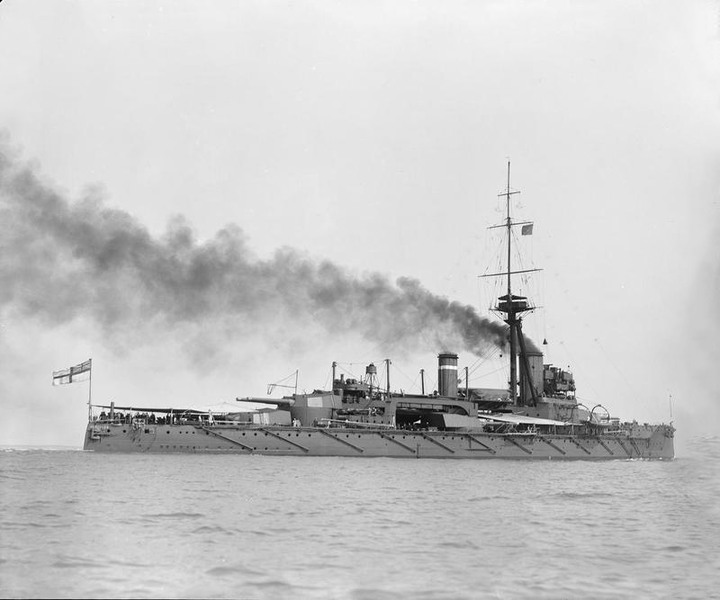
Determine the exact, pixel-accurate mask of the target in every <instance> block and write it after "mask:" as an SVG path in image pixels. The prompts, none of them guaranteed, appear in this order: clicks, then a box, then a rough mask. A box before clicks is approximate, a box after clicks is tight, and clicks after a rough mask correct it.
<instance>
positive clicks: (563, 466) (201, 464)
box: [0, 438, 720, 599]
mask: <svg viewBox="0 0 720 600" xmlns="http://www.w3.org/2000/svg"><path fill="white" fill-rule="evenodd" d="M719 499H720V438H711V439H697V440H693V441H692V442H691V444H690V448H689V449H688V450H687V451H686V453H685V455H682V456H680V457H679V458H678V459H676V460H674V461H670V462H647V461H612V462H601V463H590V462H567V463H564V462H550V461H548V462H535V463H531V462H522V461H501V460H482V461H459V460H458V461H453V460H445V461H441V460H413V459H405V460H401V459H359V458H298V457H263V456H191V455H171V456H152V455H139V454H138V455H131V454H128V455H99V454H93V453H85V452H82V451H78V450H49V449H39V450H22V449H5V450H4V451H2V452H0V536H1V537H0V595H2V597H22V598H29V597H47V598H86V597H100V598H107V597H121V598H147V597H170V598H186V597H193V598H272V599H275V598H293V599H294V598H354V599H365V598H367V599H376V598H381V599H382V598H578V597H580V598H613V599H615V598H712V597H716V598H717V597H720V508H719V506H720V500H719Z"/></svg>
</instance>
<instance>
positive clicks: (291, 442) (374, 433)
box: [84, 422, 674, 460]
mask: <svg viewBox="0 0 720 600" xmlns="http://www.w3.org/2000/svg"><path fill="white" fill-rule="evenodd" d="M84 449H85V450H90V451H95V452H151V453H162V454H167V453H194V454H208V453H215V454H261V455H274V456H358V457H375V458H377V457H392V458H455V459H458V458H459V459H484V458H509V459H522V460H527V459H532V460H548V459H552V460H555V459H558V460H617V459H638V458H641V459H666V460H667V459H672V458H673V457H674V443H673V437H672V428H670V427H667V426H664V425H658V426H655V427H652V428H646V429H644V430H643V431H642V434H640V435H637V436H635V437H633V436H631V435H625V434H620V435H616V434H603V435H590V434H588V435H575V434H573V435H568V434H546V433H543V434H499V433H487V432H459V431H455V432H449V431H408V430H400V429H344V428H320V427H279V426H268V427H246V426H233V425H207V426H206V425H140V426H138V425H137V424H135V423H132V424H123V423H121V424H118V423H113V424H108V425H98V424H97V423H93V422H91V423H89V424H88V427H87V430H86V433H85V443H84Z"/></svg>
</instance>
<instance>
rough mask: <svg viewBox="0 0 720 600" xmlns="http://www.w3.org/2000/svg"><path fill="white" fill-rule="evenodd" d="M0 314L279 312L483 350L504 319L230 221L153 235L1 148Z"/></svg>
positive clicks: (108, 319)
mask: <svg viewBox="0 0 720 600" xmlns="http://www.w3.org/2000/svg"><path fill="white" fill-rule="evenodd" d="M0 244H1V247H0V254H1V256H0V281H1V282H2V287H1V289H0V311H2V314H3V315H5V316H6V317H7V316H8V315H20V316H23V317H31V318H34V319H39V320H41V321H42V322H44V323H47V324H50V325H52V324H63V323H69V322H72V321H73V320H75V319H78V318H83V319H88V320H90V321H91V322H93V323H95V324H97V325H99V326H101V327H102V328H103V331H104V332H105V333H106V334H108V336H109V337H111V336H112V334H113V333H116V332H118V331H119V330H121V329H125V330H127V329H133V330H143V331H145V332H150V331H152V330H153V329H154V328H157V327H161V328H163V329H164V330H166V331H167V330H171V329H172V328H174V327H176V326H179V325H182V324H184V323H186V324H187V323H191V324H193V325H195V326H198V325H199V326H202V324H203V323H205V322H209V321H214V322H217V321H218V319H219V320H221V321H222V322H223V323H225V324H226V325H227V327H228V328H229V330H232V331H233V332H235V333H236V334H237V333H240V334H241V333H242V329H243V327H244V326H248V327H251V326H257V325H258V324H261V323H264V322H267V323H270V322H271V321H273V320H277V319H285V320H286V321H293V322H296V323H303V322H312V323H316V324H320V325H322V326H324V327H326V328H327V329H328V330H329V331H331V332H334V333H336V332H340V331H343V330H350V331H352V332H354V333H359V334H361V335H362V336H364V337H365V338H366V339H368V340H371V341H373V342H376V343H378V344H379V345H381V346H385V347H390V346H394V347H398V346H400V345H403V346H406V347H407V348H408V349H410V350H422V351H437V350H443V349H451V350H464V351H470V352H473V353H481V352H483V351H486V350H487V349H488V348H489V347H497V348H503V347H504V345H505V343H506V340H507V326H506V325H505V324H503V323H499V322H493V321H490V320H489V319H486V318H483V317H481V316H479V315H478V314H477V312H476V311H475V309H474V308H473V307H472V306H469V305H466V304H462V303H459V302H453V301H450V300H448V299H446V298H444V297H442V296H438V295H435V294H433V293H431V292H430V291H428V290H427V289H425V288H424V287H423V286H422V285H421V284H420V283H419V282H418V281H416V280H414V279H410V278H405V277H402V278H399V279H398V280H397V281H395V282H392V281H390V280H389V279H388V278H387V277H385V276H383V275H381V274H378V273H369V274H354V273H351V272H349V271H348V270H346V269H343V268H341V267H339V266H338V265H336V264H333V263H332V262H329V261H327V260H314V259H312V258H310V257H308V256H306V255H304V254H303V253H301V252H298V251H296V250H293V249H289V248H282V249H280V250H278V251H277V252H276V253H275V254H274V255H273V256H272V258H270V259H266V260H261V259H258V258H257V257H256V256H254V255H253V253H252V252H251V251H250V250H249V249H248V247H247V243H246V239H245V236H244V234H243V232H242V230H241V229H240V228H239V227H237V226H235V225H228V226H226V227H224V228H223V229H221V230H220V231H218V232H217V233H216V234H215V236H214V237H213V238H212V239H209V240H207V241H198V240H197V239H196V237H195V235H194V233H193V230H192V228H191V227H190V226H189V225H188V224H187V223H186V222H185V221H183V220H182V219H175V220H173V221H171V222H170V224H169V225H168V227H167V231H166V233H165V234H164V235H161V236H153V235H151V234H150V232H149V231H148V230H147V228H146V227H144V226H143V225H142V224H141V223H139V222H138V221H137V219H135V218H134V217H133V216H132V215H130V214H128V213H127V212H124V211H122V210H118V209H114V208H111V207H109V206H107V205H106V203H105V202H104V200H103V199H102V198H101V197H100V196H99V195H98V194H97V193H96V194H93V193H88V194H86V195H85V197H83V198H80V199H78V200H77V201H74V202H71V201H70V200H68V199H67V198H65V197H64V196H63V195H62V194H61V193H60V192H58V191H57V190H55V189H54V187H53V186H52V185H51V184H48V183H46V182H44V181H43V180H42V178H41V176H40V174H39V173H38V170H37V169H36V168H34V167H33V166H31V165H29V164H27V163H24V162H22V161H20V160H18V159H16V158H14V157H13V156H12V152H11V151H10V150H8V149H7V148H4V149H3V151H2V152H0Z"/></svg>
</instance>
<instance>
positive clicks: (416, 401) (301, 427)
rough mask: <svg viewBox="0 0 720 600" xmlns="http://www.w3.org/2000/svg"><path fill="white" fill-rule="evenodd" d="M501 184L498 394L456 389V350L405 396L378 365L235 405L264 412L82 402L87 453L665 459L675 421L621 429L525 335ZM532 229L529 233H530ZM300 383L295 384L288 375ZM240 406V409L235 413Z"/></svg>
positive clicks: (525, 303) (526, 306)
mask: <svg viewBox="0 0 720 600" xmlns="http://www.w3.org/2000/svg"><path fill="white" fill-rule="evenodd" d="M514 193H515V192H514V191H512V190H511V188H510V165H509V164H508V185H507V189H506V191H505V192H504V193H503V194H502V195H503V196H505V198H506V204H507V214H506V217H505V220H504V223H502V224H501V225H497V226H494V227H499V228H504V229H505V232H506V233H507V265H506V269H505V270H503V271H502V272H500V273H490V274H487V275H486V276H487V277H501V278H503V279H505V280H506V281H507V286H506V289H504V290H503V292H504V293H503V295H501V296H500V297H499V298H498V300H497V304H496V306H495V307H494V310H495V312H496V313H497V314H499V315H500V317H501V319H502V320H503V321H504V322H505V323H506V324H507V338H508V345H509V357H508V359H509V363H510V364H509V366H510V369H509V370H510V381H509V385H508V387H507V388H505V389H494V388H471V387H470V386H469V384H468V378H467V376H466V377H465V386H464V387H461V386H459V385H458V381H459V380H458V374H459V373H458V355H457V354H455V353H453V352H443V353H441V354H439V355H438V365H437V368H438V377H437V381H438V389H437V390H436V391H434V392H433V393H429V394H426V393H425V390H424V380H423V390H422V393H420V394H407V393H403V392H394V391H392V390H391V389H390V384H389V381H390V364H391V362H390V361H389V360H387V361H385V368H386V369H387V377H386V385H385V386H382V385H381V384H380V382H379V379H378V368H377V366H376V365H375V364H369V365H367V367H366V369H365V375H364V377H363V378H361V379H357V378H345V376H344V374H341V375H340V376H339V377H337V376H336V366H337V363H334V362H333V363H332V369H333V374H332V382H333V384H332V388H331V389H328V390H314V391H313V392H312V393H301V394H299V393H297V389H295V391H294V393H292V394H290V395H288V396H285V397H283V398H281V399H273V400H268V399H264V398H238V399H237V400H241V401H244V402H252V403H255V405H256V406H257V405H258V404H260V405H264V406H265V407H266V408H265V409H262V410H252V411H250V410H242V409H240V408H238V410H231V411H225V412H221V413H218V412H210V411H202V410H194V409H182V408H177V407H157V406H156V407H152V406H151V407H137V406H116V405H115V403H110V404H109V405H93V404H92V402H91V401H89V402H88V404H89V420H88V425H87V431H86V434H85V443H84V448H85V450H92V451H96V452H193V453H239V454H270V455H295V456H359V457H406V458H475V459H477V458H513V459H593V460H602V459H605V460H607V459H636V458H647V459H672V458H673V457H674V444H673V434H674V431H675V430H674V428H673V426H672V424H655V425H652V424H647V423H644V424H640V423H638V422H636V421H632V422H622V423H621V422H620V420H619V419H614V418H612V417H610V414H609V412H608V411H607V410H606V409H605V408H604V407H603V406H601V405H600V404H596V405H595V406H594V407H593V408H589V407H587V406H585V405H583V404H582V403H580V402H578V400H577V398H576V395H575V380H574V377H573V374H572V373H571V372H569V371H568V370H563V369H561V368H559V367H556V366H553V365H550V364H544V360H543V358H544V357H543V353H542V352H541V351H540V350H538V349H537V348H536V347H535V346H534V344H532V343H531V342H530V340H529V339H527V338H526V337H525V335H524V334H523V331H522V319H523V315H524V314H525V313H527V312H529V311H532V310H533V309H534V307H533V306H532V304H531V302H530V301H529V300H528V298H527V297H526V296H521V295H518V294H516V293H514V291H513V286H512V283H513V276H515V275H518V274H521V273H527V272H529V271H532V270H535V269H529V270H519V271H513V270H512V268H511V264H510V257H511V252H510V249H511V240H512V237H513V236H512V231H513V228H515V227H522V228H523V233H525V232H526V231H528V229H527V228H528V227H530V228H531V227H532V223H530V222H527V221H515V220H513V218H512V216H511V205H510V199H511V196H512V194H514ZM530 231H531V229H530ZM296 384H297V379H296ZM240 406H243V405H242V404H238V407H240Z"/></svg>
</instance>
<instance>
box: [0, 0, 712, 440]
mask: <svg viewBox="0 0 720 600" xmlns="http://www.w3.org/2000/svg"><path fill="white" fill-rule="evenodd" d="M0 90H2V92H1V93H0V128H1V129H2V132H3V134H2V135H3V139H2V142H1V144H2V148H1V150H2V154H3V156H4V159H3V165H4V166H3V175H2V182H1V184H0V210H2V221H3V222H2V225H0V253H1V256H0V268H1V269H2V270H1V271H0V273H1V277H2V279H0V286H1V287H2V288H3V289H2V291H0V369H1V371H0V375H1V376H0V402H1V403H2V408H3V419H2V421H1V423H2V424H1V425H0V432H1V438H0V441H2V443H6V444H42V443H45V444H60V445H69V446H79V445H81V443H82V436H83V431H84V426H85V416H86V412H87V407H86V402H87V394H88V389H87V384H84V383H79V384H75V385H72V386H63V387H61V388H53V387H51V386H50V376H51V372H52V371H53V370H55V369H60V368H63V367H68V366H70V365H72V364H77V363H79V362H81V361H83V360H85V359H87V358H90V357H92V358H93V363H94V369H93V383H92V393H93V399H94V400H95V401H96V402H106V401H107V402H109V401H110V400H115V402H116V403H118V404H126V403H127V404H136V405H137V404H144V405H170V404H180V405H183V406H195V407H204V406H209V405H214V404H218V403H221V402H231V401H232V400H233V399H234V398H235V397H236V396H262V395H264V394H265V386H266V384H267V383H270V382H274V381H278V380H280V379H281V378H283V377H285V376H286V375H289V374H290V373H292V372H294V371H295V370H296V369H299V371H300V387H301V389H308V390H312V389H313V388H316V387H319V388H322V387H325V386H327V385H329V382H328V374H329V370H330V364H331V362H332V361H333V360H336V361H338V362H340V363H343V364H345V363H353V366H352V367H351V366H350V365H345V366H344V367H343V368H346V369H348V371H352V372H354V373H355V374H356V375H362V373H363V369H364V365H365V363H366V362H369V361H371V360H374V361H379V360H382V359H384V358H387V357H389V358H392V360H393V374H391V383H392V386H393V387H394V388H397V389H400V388H402V389H406V390H413V391H419V379H418V376H417V373H418V371H419V369H420V368H424V369H425V370H426V372H427V373H428V382H427V385H428V387H431V386H432V385H433V383H434V378H435V374H434V371H435V369H436V356H435V355H436V353H437V352H439V351H441V350H446V349H455V348H451V347H447V348H445V347H443V346H444V345H448V344H450V345H451V344H452V343H454V342H453V339H452V338H448V337H447V332H433V331H429V330H426V329H425V328H419V329H422V331H418V332H413V335H409V334H408V336H407V339H406V338H405V337H401V336H404V335H405V333H402V334H401V333H398V331H396V329H394V328H393V327H392V323H389V322H388V321H387V319H383V318H381V317H378V316H377V315H376V314H373V310H372V309H373V307H377V310H378V311H381V310H382V311H384V310H386V309H387V306H389V305H390V304H392V306H393V307H394V308H395V309H397V308H398V306H397V305H396V304H394V303H390V304H388V302H387V298H388V295H387V294H388V293H390V292H392V293H395V292H396V291H397V289H398V288H396V287H395V283H394V282H395V281H396V279H397V278H400V277H403V278H411V279H412V280H416V281H417V282H419V284H420V285H422V286H423V289H424V290H427V292H428V293H429V294H431V295H433V298H435V296H439V297H445V298H447V299H449V300H451V301H457V302H459V303H460V304H461V305H466V304H469V305H472V306H474V307H475V308H477V310H478V311H479V312H480V314H486V313H487V308H488V304H489V303H490V301H491V300H490V298H491V294H492V290H490V291H488V290H487V289H485V288H484V284H485V283H487V280H479V279H478V275H479V274H481V273H483V272H485V271H486V270H487V269H488V268H492V265H493V264H495V263H494V253H495V251H496V250H497V241H496V240H494V239H493V238H491V237H490V232H489V231H488V230H487V229H486V228H487V227H488V226H489V225H493V224H495V223H498V222H500V220H501V219H502V216H503V215H502V212H500V211H501V208H502V207H501V201H500V199H499V198H498V196H497V195H498V193H500V192H501V191H502V190H503V189H504V188H505V185H506V169H507V161H508V160H510V161H511V162H512V183H511V185H512V187H513V188H515V189H518V190H521V192H522V193H521V194H520V195H519V196H515V199H516V200H517V202H516V203H515V205H514V211H515V214H516V216H517V217H518V218H519V219H524V220H533V221H534V222H535V228H534V232H533V235H532V236H526V237H523V238H522V239H519V241H518V244H519V250H522V252H523V256H525V261H526V262H524V263H523V264H526V265H527V266H528V267H530V266H534V267H538V268H542V269H544V270H543V271H542V272H541V273H540V274H538V275H535V276H532V277H531V278H529V279H528V281H527V289H525V288H523V291H527V292H528V293H531V294H533V300H534V301H535V303H536V304H537V305H539V306H541V307H542V309H541V310H538V311H536V313H535V314H533V315H531V316H529V317H528V318H527V321H526V330H527V331H528V333H529V334H530V335H531V336H532V337H533V339H535V341H536V342H538V343H539V342H540V341H541V340H542V339H543V338H547V340H548V346H545V347H544V349H545V350H546V360H547V361H549V362H553V363H554V364H557V365H560V366H563V367H566V366H568V365H569V366H570V367H571V369H572V370H573V372H574V373H575V377H576V380H577V385H578V395H579V397H580V398H581V399H582V400H583V402H584V403H585V404H588V405H590V406H592V405H594V404H596V403H598V402H599V403H602V404H603V405H604V406H606V407H607V408H608V409H609V410H610V411H611V413H613V414H616V415H617V416H620V417H621V418H624V419H633V418H635V419H637V420H639V421H659V420H664V421H667V420H668V419H669V418H670V401H669V397H670V395H672V398H673V401H672V411H673V419H674V421H675V423H676V425H677V426H678V427H679V428H680V431H679V432H678V436H679V442H680V445H682V438H687V436H689V435H702V434H717V426H718V424H720V410H718V408H717V406H718V404H719V403H720V380H718V379H717V377H716V374H715V373H716V371H717V365H718V364H720V346H719V344H718V342H717V341H716V340H717V336H718V335H719V334H720V319H719V317H718V313H717V307H718V306H719V305H720V252H719V251H718V244H717V239H718V235H720V218H719V217H720V204H719V202H720V4H718V2H711V1H691V2H652V3H651V2H635V1H630V2H628V1H627V0H623V1H622V2H620V1H618V2H570V1H568V2H561V1H558V2H529V1H528V2H512V1H510V2H507V1H503V2H460V1H450V2H442V3H438V2H429V1H427V2H425V1H417V2H411V1H405V0H400V1H393V2H379V1H377V2H374V1H371V2H368V1H363V2H327V1H323V2H295V3H284V2H283V3H281V2H222V1H221V2H213V3H197V2H177V1H176V2H171V3H165V2H152V1H150V2H148V1H144V2H90V1H87V2H83V1H63V2H43V1H39V0H37V1H36V0H24V1H23V2H19V1H17V0H16V1H13V0H6V1H5V2H3V3H2V4H0ZM61 217H62V219H66V220H62V222H61ZM118 227H126V228H127V230H128V231H131V232H132V235H129V234H128V235H127V236H125V237H122V236H121V237H122V239H123V240H124V243H126V244H127V247H125V248H123V249H122V250H121V251H120V250H118V249H117V244H119V243H120V242H117V244H116V238H117V237H118V235H117V233H118ZM218 232H220V233H219V234H218ZM111 235H112V236H115V237H113V244H108V243H106V242H107V240H108V238H107V236H111ZM98 248H102V252H103V256H101V257H98V256H96V254H97V252H99V250H98ZM108 248H111V250H113V251H116V250H117V251H118V253H119V255H122V256H121V258H122V260H125V259H127V258H128V257H131V258H130V259H128V260H131V262H132V261H135V262H132V264H133V265H135V266H137V265H136V262H137V261H140V260H142V259H143V258H144V257H147V256H148V255H152V256H153V257H154V262H153V267H152V268H149V269H145V268H144V267H143V268H142V269H140V270H139V271H138V272H130V271H129V267H128V266H127V264H126V263H121V262H118V261H120V260H121V259H116V257H115V255H112V256H110V255H109V254H108V252H110V250H108ZM281 249H284V250H282V252H281V254H280V255H278V254H277V252H278V251H279V250H281ZM93 253H95V254H93ZM198 255H200V256H202V257H203V261H209V260H210V258H208V257H211V258H217V259H218V260H219V261H220V263H221V267H217V266H212V267H211V266H208V264H209V263H208V262H203V261H201V266H202V265H205V267H204V269H196V270H195V271H192V272H191V273H190V274H189V275H188V278H185V279H182V282H181V283H182V285H180V284H179V283H178V282H177V281H176V280H175V279H174V276H173V274H172V273H171V274H170V275H167V273H166V272H165V271H162V272H161V273H160V272H159V271H158V270H156V269H159V267H158V265H166V266H167V265H175V264H176V263H177V264H183V265H186V266H187V265H188V264H190V263H191V262H192V261H193V260H194V258H193V257H197V256H198ZM218 257H220V258H218ZM177 261H179V262H177ZM183 261H186V262H183ZM188 261H190V262H188ZM323 261H325V269H324V270H323V269H321V268H320V267H319V265H321V264H323ZM235 262H236V263H237V264H238V269H239V271H238V272H241V273H242V276H240V275H237V274H236V273H235V272H234V271H233V270H232V269H231V267H232V266H233V264H234V263H235ZM328 262H329V263H332V265H331V268H330V271H328V268H329V267H328V266H327V263H328ZM193 264H195V263H193ZM213 265H215V263H213ZM133 268H134V267H133ZM196 271H197V272H196ZM249 273H250V274H252V275H253V277H255V276H257V277H259V279H253V278H249V277H250V276H249V275H248V274H249ZM380 276H382V277H380ZM166 277H169V279H170V280H172V281H171V283H170V284H167V285H166V279H165V278H166ZM214 277H215V278H216V279H213V278H214ZM263 277H265V279H263ZM268 278H269V279H268ZM378 278H379V279H378ZM383 278H385V279H383ZM278 280H281V281H280V282H278ZM328 280H332V281H340V280H341V282H343V283H345V284H346V283H347V282H361V283H362V284H363V285H366V284H368V282H369V281H378V280H382V281H386V282H387V284H388V286H389V287H388V290H389V291H388V290H385V289H384V288H383V294H384V295H383V297H384V298H385V301H384V302H385V303H383V302H378V303H377V304H373V305H372V306H368V305H363V306H362V309H360V308H358V306H355V305H354V304H353V303H352V302H350V303H349V304H348V299H347V297H345V296H341V297H340V300H338V303H336V305H333V306H331V307H328V306H327V305H322V306H320V305H319V304H318V300H317V297H316V296H317V295H316V294H314V292H313V289H306V287H307V284H308V283H309V284H312V285H313V286H316V285H319V286H320V287H323V286H325V285H327V281H328ZM268 281H272V284H268V283H267V282H268ZM188 282H191V283H193V285H195V284H197V285H196V287H194V288H193V289H192V290H190V289H189V288H187V287H183V285H185V284H188V285H189V283H188ZM208 282H209V283H208ZM413 285H417V284H413ZM198 286H199V287H198ZM202 286H204V287H202ZM231 287H232V289H233V290H234V291H233V294H229V293H226V291H227V290H228V289H230V288H231ZM200 288H202V293H200V292H198V291H197V290H198V289H200ZM413 289H415V288H413ZM169 290H170V291H169ZM172 290H175V291H174V292H173V293H174V294H175V295H176V296H180V297H176V298H174V299H173V298H170V296H171V295H172V294H171V291H172ZM326 292H327V290H325V289H324V288H323V293H322V294H321V296H322V298H323V299H324V300H323V301H325V300H327V301H328V302H332V301H333V299H334V298H335V296H334V295H332V294H330V296H329V297H326V296H327V294H326ZM398 293H399V292H398ZM403 293H404V292H403ZM238 294H240V295H239V296H238ZM243 294H245V295H243ZM277 294H282V297H283V300H282V301H278V300H277V296H276V295H277ZM391 295H392V294H391ZM400 297H402V298H407V295H405V296H403V295H402V294H400ZM309 298H311V299H312V301H311V300H309ZM392 298H394V296H392ZM246 302H247V303H248V304H247V305H246V304H245V303H246ZM373 302H374V301H373ZM162 303H167V305H165V304H162ZM161 304H162V306H161ZM366 304H367V303H366ZM167 306H170V308H167ZM345 310H346V311H347V314H346V315H344V314H342V313H343V311H345ZM392 321H393V322H394V323H396V324H397V323H400V324H404V321H402V320H400V321H397V319H396V318H393V320H392ZM428 327H429V328H430V329H432V327H430V326H428ZM415 333H417V335H415ZM456 351H458V352H459V353H460V366H461V367H464V366H466V365H473V377H472V378H471V385H475V386H490V387H492V386H497V385H502V381H503V379H504V378H506V377H507V375H506V374H505V372H504V371H502V370H501V371H496V372H495V373H492V372H493V371H495V368H494V367H492V366H491V363H490V362H488V363H487V364H485V363H478V361H477V357H476V356H474V355H473V353H472V352H470V351H465V350H463V348H456Z"/></svg>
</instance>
